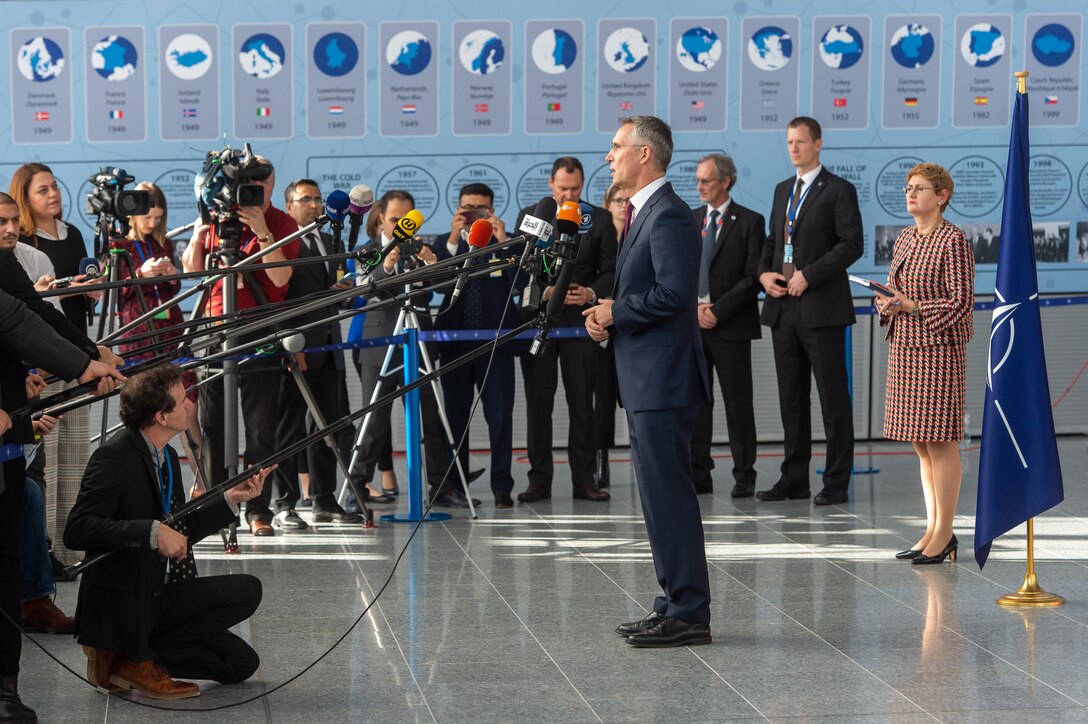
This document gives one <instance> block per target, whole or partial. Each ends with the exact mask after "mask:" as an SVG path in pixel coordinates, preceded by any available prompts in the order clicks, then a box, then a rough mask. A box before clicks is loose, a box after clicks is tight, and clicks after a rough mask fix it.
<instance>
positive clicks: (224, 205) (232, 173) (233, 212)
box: [194, 143, 272, 251]
mask: <svg viewBox="0 0 1088 724" xmlns="http://www.w3.org/2000/svg"><path fill="white" fill-rule="evenodd" d="M271 174H272V167H271V166H269V165H268V164H265V163H261V161H260V159H259V158H258V157H257V156H256V155H254V153H253V149H252V148H250V145H249V144H248V143H247V144H245V147H244V148H243V149H242V150H239V149H236V148H231V147H230V146H227V147H225V148H224V149H223V150H222V151H208V155H207V156H205V158H204V167H203V168H202V169H201V171H200V173H198V174H197V176H196V181H195V184H194V191H195V192H196V204H197V208H198V209H199V210H200V219H201V221H203V222H204V223H205V224H208V223H215V226H216V235H217V236H218V237H219V243H220V247H221V248H223V249H224V250H227V251H237V250H238V249H239V247H240V245H241V237H242V226H243V224H242V222H241V221H240V220H239V219H238V209H239V208H241V207H243V206H261V205H263V204H264V202H265V198H264V187H263V186H261V185H260V184H259V183H257V182H258V181H264V180H265V179H267V178H268V177H269V176H270V175H271Z"/></svg>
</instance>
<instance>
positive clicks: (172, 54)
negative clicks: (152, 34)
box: [159, 25, 220, 141]
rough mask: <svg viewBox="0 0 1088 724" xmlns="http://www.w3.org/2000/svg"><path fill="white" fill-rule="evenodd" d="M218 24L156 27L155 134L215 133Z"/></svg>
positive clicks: (184, 137) (197, 137)
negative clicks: (157, 51)
mask: <svg viewBox="0 0 1088 724" xmlns="http://www.w3.org/2000/svg"><path fill="white" fill-rule="evenodd" d="M219 124H220V120H219V28H217V27H216V26H214V25H163V26H160V27H159V135H161V136H162V138H163V140H165V141H202V140H213V139H216V138H218V137H219V131H220V125H219Z"/></svg>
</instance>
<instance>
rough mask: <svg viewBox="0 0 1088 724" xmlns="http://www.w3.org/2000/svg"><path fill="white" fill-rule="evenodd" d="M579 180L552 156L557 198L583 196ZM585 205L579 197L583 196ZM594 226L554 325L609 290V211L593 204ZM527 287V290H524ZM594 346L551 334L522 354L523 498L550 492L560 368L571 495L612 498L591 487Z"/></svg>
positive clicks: (567, 159) (577, 168)
mask: <svg viewBox="0 0 1088 724" xmlns="http://www.w3.org/2000/svg"><path fill="white" fill-rule="evenodd" d="M584 186H585V171H584V170H583V168H582V162H581V161H579V160H578V159H577V158H574V157H573V156H564V157H562V158H557V159H556V160H555V162H554V163H553V164H552V170H551V173H550V174H549V175H548V188H549V189H551V192H552V196H553V197H554V198H555V201H556V203H557V204H560V205H562V204H563V202H566V201H570V202H573V203H579V202H581V195H582V188H583V187H584ZM583 203H584V202H583ZM533 208H534V207H532V206H527V207H525V208H524V209H522V210H521V212H520V213H519V214H518V223H517V226H516V228H521V221H522V219H524V218H525V216H526V214H530V213H532V212H533ZM592 214H593V224H592V226H591V227H590V230H589V232H588V233H587V234H585V235H584V236H583V237H582V240H581V242H580V243H579V246H578V260H577V261H575V262H574V272H573V274H572V275H571V281H570V287H569V289H568V290H567V294H566V297H565V298H564V300H563V308H562V310H561V311H560V312H559V326H561V327H580V326H581V325H582V310H584V309H588V308H589V306H590V305H593V304H596V303H597V300H598V299H600V298H601V297H604V296H607V295H608V294H609V292H610V291H611V289H612V280H613V278H614V275H615V270H616V229H615V227H614V226H613V225H612V218H611V216H610V214H609V213H608V211H606V210H605V209H602V208H597V207H594V208H593V212H592ZM547 221H551V219H547ZM536 284H537V286H538V288H539V291H540V298H541V300H542V302H541V303H542V304H543V303H546V302H547V300H548V299H550V298H551V294H552V289H553V286H552V285H551V282H550V281H549V280H547V279H541V280H539V281H537V282H536ZM526 293H528V290H525V291H524V292H523V294H526ZM599 356H600V347H599V345H597V344H596V343H594V342H592V341H591V340H588V339H585V338H575V339H553V340H552V341H551V342H549V344H548V346H547V347H546V348H545V350H544V354H542V355H540V356H539V357H535V356H532V355H523V356H522V358H521V374H522V377H524V378H525V407H526V416H527V417H528V433H527V435H528V438H527V447H528V455H529V487H528V488H527V489H526V490H525V492H523V493H519V494H518V500H519V501H521V502H522V503H535V502H537V501H540V500H547V499H548V498H551V497H552V476H553V474H554V471H555V463H554V461H553V458H552V411H553V410H554V407H555V390H556V388H557V387H558V385H559V374H558V370H562V373H563V389H564V391H565V392H566V397H567V414H568V417H569V421H570V426H569V431H568V434H567V458H568V460H569V461H570V475H571V483H572V484H573V491H572V494H573V496H574V497H575V498H578V499H582V500H595V501H605V500H608V499H609V498H611V497H612V496H611V495H610V494H609V493H608V491H607V490H601V488H600V487H599V486H598V485H597V478H596V474H597V473H598V467H597V445H596V442H597V441H596V429H595V426H594V417H593V388H594V382H595V377H596V375H595V372H596V368H597V364H598V357H599Z"/></svg>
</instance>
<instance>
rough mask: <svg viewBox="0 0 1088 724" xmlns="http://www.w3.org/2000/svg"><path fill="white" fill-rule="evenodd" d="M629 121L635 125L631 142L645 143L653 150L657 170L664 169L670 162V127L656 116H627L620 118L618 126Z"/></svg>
mask: <svg viewBox="0 0 1088 724" xmlns="http://www.w3.org/2000/svg"><path fill="white" fill-rule="evenodd" d="M628 123H630V124H631V125H632V126H634V127H635V133H634V136H633V139H632V140H633V142H634V141H637V142H638V143H645V144H646V145H647V146H649V147H650V149H651V150H652V151H653V152H654V162H655V163H656V164H657V168H658V170H659V171H665V170H667V169H668V168H669V164H670V163H671V162H672V129H671V128H669V124H668V123H665V121H663V120H661V119H660V118H658V117H657V116H628V117H627V118H621V119H620V126H621V127H622V126H626V125H627V124H628Z"/></svg>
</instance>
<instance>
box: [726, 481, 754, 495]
mask: <svg viewBox="0 0 1088 724" xmlns="http://www.w3.org/2000/svg"><path fill="white" fill-rule="evenodd" d="M755 494H756V484H755V483H737V484H736V485H734V486H733V489H732V490H731V491H729V497H730V498H751V497H752V496H753V495H755Z"/></svg>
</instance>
